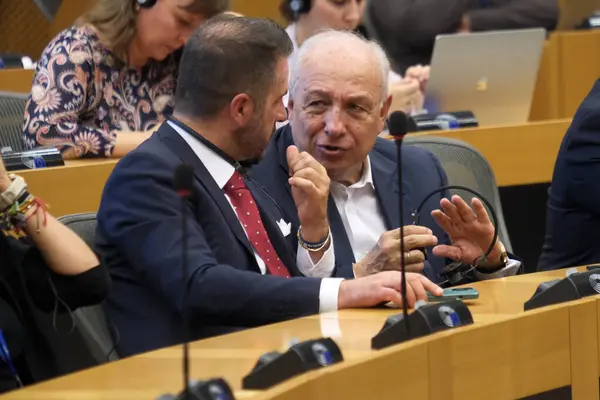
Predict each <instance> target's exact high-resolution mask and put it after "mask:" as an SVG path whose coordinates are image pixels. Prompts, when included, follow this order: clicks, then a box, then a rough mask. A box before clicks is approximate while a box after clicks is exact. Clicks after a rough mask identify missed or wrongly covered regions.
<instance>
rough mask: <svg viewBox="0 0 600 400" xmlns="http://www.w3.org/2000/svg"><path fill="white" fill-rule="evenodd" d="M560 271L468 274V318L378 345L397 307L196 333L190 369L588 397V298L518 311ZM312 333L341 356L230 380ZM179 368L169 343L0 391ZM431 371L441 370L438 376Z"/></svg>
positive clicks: (54, 394) (113, 388) (73, 392)
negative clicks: (310, 368)
mask: <svg viewBox="0 0 600 400" xmlns="http://www.w3.org/2000/svg"><path fill="white" fill-rule="evenodd" d="M563 276H564V271H554V272H549V273H541V274H530V275H521V276H517V277H511V278H505V279H498V280H494V281H488V282H479V283H476V284H474V285H472V286H475V287H477V289H478V290H479V292H480V294H481V296H480V299H479V300H476V301H470V302H468V303H467V304H468V305H469V308H470V310H471V312H472V314H473V317H474V320H475V324H474V325H472V326H470V327H466V328H461V329H460V330H454V331H449V332H443V333H440V334H436V335H432V336H429V337H426V338H422V339H419V340H417V341H411V342H408V343H404V344H401V345H398V346H393V347H390V348H388V349H384V350H381V351H373V350H371V349H370V339H371V337H372V336H374V335H375V334H376V333H377V332H378V331H379V330H380V329H381V327H382V326H383V323H384V321H385V319H386V318H387V316H389V315H391V314H393V313H396V312H398V310H390V309H377V310H374V309H370V310H345V311H340V312H335V313H328V314H323V315H318V316H311V317H307V318H302V319H297V320H292V321H288V322H284V323H279V324H274V325H270V326H265V327H262V328H257V329H252V330H247V331H243V332H238V333H234V334H231V335H226V336H221V337H216V338H212V339H208V340H203V341H199V342H196V343H193V344H192V345H191V357H192V361H191V367H192V368H191V370H192V377H194V378H201V377H204V378H207V377H214V376H222V377H224V378H225V379H226V380H227V381H228V382H229V384H230V385H231V386H232V387H233V388H234V389H235V390H236V397H237V398H240V399H245V398H257V399H276V398H277V399H279V398H280V399H294V400H295V399H309V398H310V399H320V398H323V399H325V397H323V396H324V394H323V393H325V394H331V393H336V395H337V394H338V393H345V396H341V397H339V396H336V398H348V399H351V398H357V399H358V398H367V397H364V395H365V394H366V393H368V391H369V390H371V391H372V390H373V386H370V385H372V384H374V383H375V382H379V383H381V380H382V379H383V378H389V379H388V380H387V383H386V384H385V385H383V386H382V387H381V389H382V390H383V392H382V393H383V394H382V395H381V396H378V398H382V399H386V398H410V399H420V398H424V399H457V400H458V399H460V400H463V399H467V398H469V399H470V398H482V397H481V396H482V394H483V393H486V398H487V399H496V398H497V399H502V398H515V397H514V396H517V397H523V396H524V395H525V394H532V393H536V391H538V390H549V389H552V388H553V387H550V386H549V385H550V383H551V382H554V383H555V384H558V385H561V386H562V385H569V384H571V385H573V393H574V394H575V397H574V399H585V400H588V399H597V398H598V357H594V356H592V357H590V354H598V343H597V342H598V334H597V332H598V330H597V324H598V311H597V301H598V299H597V298H588V299H584V300H582V301H579V302H572V303H567V304H563V305H559V306H554V307H548V308H545V309H540V310H535V311H532V312H528V313H524V312H523V308H522V307H523V303H524V302H525V301H526V300H527V299H528V298H529V297H530V296H531V295H532V294H533V292H534V291H535V288H536V287H537V285H538V284H539V283H540V282H542V281H545V280H549V279H554V278H556V277H563ZM321 336H330V337H333V338H334V339H335V340H336V342H337V343H338V344H339V346H340V347H341V349H342V352H343V355H344V358H345V361H344V363H342V364H340V365H338V366H334V367H330V368H326V369H323V370H321V371H317V372H313V373H310V374H305V375H303V376H300V377H298V378H296V379H292V380H290V381H288V382H286V383H284V384H282V385H279V386H278V387H276V388H274V389H272V390H269V391H266V392H251V391H242V390H240V387H241V378H242V377H243V376H244V375H245V374H247V373H248V372H249V371H250V370H251V369H252V367H253V366H254V364H255V362H256V360H257V359H258V357H259V356H260V355H261V354H263V353H265V352H268V351H273V350H284V349H286V348H287V346H288V343H290V341H291V340H294V339H297V340H300V341H302V340H307V339H311V338H316V337H321ZM475 350H476V351H475ZM367 366H368V368H367ZM180 371H181V348H180V347H172V348H167V349H162V350H158V351H154V352H150V353H147V354H142V355H139V356H137V357H132V358H129V359H124V360H120V361H117V362H113V363H110V364H107V365H104V366H100V367H97V368H93V369H90V370H87V371H82V372H79V373H76V374H73V375H70V376H66V377H63V378H59V379H56V380H53V381H49V382H46V383H42V384H38V385H36V386H32V387H30V388H28V389H25V390H21V391H17V392H13V393H10V394H8V395H5V396H1V397H0V398H2V399H33V398H35V399H40V400H42V399H44V400H46V399H61V400H71V399H89V400H92V399H131V400H136V399H153V398H155V397H156V396H158V395H159V394H161V393H164V392H167V391H171V392H175V391H177V390H178V388H179V387H180V384H181V372H180ZM365 371H372V372H370V373H368V372H365ZM467 375H468V376H467ZM431 376H435V377H436V379H431V378H430V377H431ZM440 377H445V378H442V381H441V382H443V385H441V386H440V384H439V383H440V380H439V379H440ZM323 379H326V380H327V385H329V386H327V388H325V387H323V385H324V383H323ZM578 379H579V380H578ZM349 382H359V383H360V384H356V385H351V384H350V383H349ZM466 382H468V384H467V383H466ZM391 384H393V385H391ZM490 384H491V385H493V386H494V387H495V388H494V390H493V391H490V390H489V388H490V387H491V386H490ZM594 384H595V386H594ZM315 385H316V386H315ZM344 387H345V389H344ZM334 388H335V389H334ZM444 388H445V389H444ZM391 389H393V390H392V391H390V390H391ZM442 389H444V390H442ZM446 389H449V390H446ZM288 390H289V393H288V392H287V391H288ZM338 391H339V392H338ZM292 392H293V393H292ZM488 392H489V393H488ZM594 393H595V394H594ZM308 394H310V396H308ZM302 395H304V396H306V397H302ZM361 396H362V397H361ZM394 396H396V397H394ZM398 396H400V397H398ZM402 396H406V397H402ZM472 396H478V397H472ZM511 396H513V397H511ZM590 396H591V397H590Z"/></svg>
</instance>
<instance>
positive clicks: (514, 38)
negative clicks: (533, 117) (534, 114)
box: [425, 28, 546, 126]
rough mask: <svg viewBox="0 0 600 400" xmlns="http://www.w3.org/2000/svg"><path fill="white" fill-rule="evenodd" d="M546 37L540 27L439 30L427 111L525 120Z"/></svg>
mask: <svg viewBox="0 0 600 400" xmlns="http://www.w3.org/2000/svg"><path fill="white" fill-rule="evenodd" d="M545 38H546V31H545V30H544V29H542V28H539V29H538V28H536V29H521V30H505V31H493V32H481V33H466V34H454V35H439V36H437V38H436V40H435V46H434V50H433V57H432V60H431V73H430V78H429V82H428V84H427V91H426V94H425V108H426V111H427V112H429V113H441V112H457V111H472V112H473V113H474V114H475V117H476V118H477V121H478V123H479V125H480V126H489V125H502V124H521V123H525V122H527V121H528V120H529V110H530V108H531V102H532V98H533V91H534V88H535V83H536V80H537V74H538V69H539V66H540V59H541V55H542V50H543V46H544V41H545Z"/></svg>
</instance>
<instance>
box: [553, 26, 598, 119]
mask: <svg viewBox="0 0 600 400" xmlns="http://www.w3.org/2000/svg"><path fill="white" fill-rule="evenodd" d="M558 38H559V52H560V55H559V57H558V60H559V62H560V64H559V75H558V76H559V79H560V80H559V101H560V104H559V107H560V116H559V118H571V117H572V116H573V115H574V114H575V111H576V110H577V108H578V107H579V105H580V104H581V101H582V100H583V99H584V97H585V96H586V95H587V94H588V92H589V91H590V90H591V89H592V86H593V85H594V82H596V80H597V79H598V77H600V50H599V49H600V32H598V31H595V30H591V31H574V32H562V33H560V35H559V36H558Z"/></svg>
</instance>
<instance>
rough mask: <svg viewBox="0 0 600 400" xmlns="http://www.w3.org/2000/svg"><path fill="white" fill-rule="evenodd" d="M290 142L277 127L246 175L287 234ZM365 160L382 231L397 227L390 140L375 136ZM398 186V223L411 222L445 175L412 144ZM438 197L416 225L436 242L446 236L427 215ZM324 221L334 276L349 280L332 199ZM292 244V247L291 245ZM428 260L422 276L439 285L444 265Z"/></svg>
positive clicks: (344, 239) (291, 216) (347, 251)
mask: <svg viewBox="0 0 600 400" xmlns="http://www.w3.org/2000/svg"><path fill="white" fill-rule="evenodd" d="M292 144H294V143H293V138H292V130H291V127H290V125H286V126H284V127H282V128H280V129H279V130H278V131H277V132H276V133H275V134H274V136H273V140H272V141H271V144H270V145H269V147H268V149H267V151H266V154H265V157H264V159H263V160H262V161H261V162H260V163H259V164H258V165H257V166H255V167H254V168H252V171H251V173H250V176H251V177H252V178H253V179H254V180H256V181H257V182H258V183H260V184H261V185H262V186H264V187H265V188H266V190H267V192H269V193H270V194H271V195H272V196H273V197H274V199H275V201H276V202H277V204H279V205H280V207H281V208H282V209H283V212H284V213H285V214H286V221H291V222H292V232H297V230H298V226H299V225H300V221H299V220H298V214H297V211H296V207H295V204H294V201H293V198H292V194H291V189H290V186H289V185H288V184H287V180H288V177H289V170H288V165H287V159H286V149H287V148H288V146H290V145H292ZM369 157H370V160H371V173H372V175H373V183H374V186H375V193H376V195H377V201H378V203H379V210H378V211H376V210H373V212H379V213H380V214H381V216H382V217H383V219H384V221H385V226H386V228H387V229H388V230H391V229H395V228H398V227H399V226H400V222H399V213H398V208H399V207H398V201H399V192H400V190H399V188H398V175H397V172H396V164H397V163H396V147H395V145H394V143H393V142H392V141H390V140H386V139H381V138H378V139H377V141H376V143H375V146H374V147H373V149H372V150H371V152H370V153H369ZM402 165H403V168H404V169H403V170H402V171H403V188H402V193H403V194H402V195H403V198H404V223H405V225H407V224H411V223H412V217H411V212H412V211H414V210H415V209H416V208H417V207H418V205H419V203H420V202H421V201H422V200H423V199H424V198H425V197H426V196H427V195H428V194H429V193H431V192H433V191H434V190H436V189H438V188H440V187H441V186H444V185H446V184H447V178H446V173H445V172H444V170H443V169H442V166H441V165H440V163H439V161H438V160H437V158H435V157H434V156H433V154H431V153H430V152H428V151H427V150H424V149H421V148H419V147H415V146H404V147H403V152H402ZM443 196H444V193H440V194H437V195H435V196H432V197H431V199H429V200H428V201H427V203H426V204H425V206H424V207H423V209H422V211H421V215H420V221H419V224H420V225H424V226H427V227H428V228H430V229H431V230H432V231H433V232H434V234H435V235H436V236H437V237H438V241H439V243H447V242H448V238H447V235H446V234H445V233H444V231H443V230H442V229H441V228H440V227H439V226H438V225H437V224H436V223H435V221H434V220H433V218H432V217H431V211H433V210H434V209H437V208H439V204H440V200H441V198H442V197H443ZM327 212H328V216H329V223H330V226H331V231H332V235H333V243H334V249H335V260H336V269H335V273H334V275H335V276H338V277H352V276H353V272H352V264H353V263H354V262H356V261H357V260H355V259H354V253H353V252H352V247H351V246H350V242H349V240H348V236H347V235H346V230H345V228H344V224H343V222H342V219H341V217H340V215H339V213H338V210H337V207H336V205H335V201H334V200H333V197H332V196H329V202H328V208H327ZM296 246H297V243H296ZM428 253H429V255H430V257H429V262H426V265H425V270H424V273H425V275H427V276H428V277H429V278H430V279H432V280H433V281H436V282H440V280H441V279H440V278H439V277H438V274H439V272H440V271H441V269H442V268H443V267H444V265H445V262H446V260H445V259H440V258H437V257H434V256H433V255H432V254H431V252H430V251H428Z"/></svg>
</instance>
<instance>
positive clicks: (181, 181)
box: [173, 164, 194, 399]
mask: <svg viewBox="0 0 600 400" xmlns="http://www.w3.org/2000/svg"><path fill="white" fill-rule="evenodd" d="M193 186H194V170H193V169H192V167H191V166H189V165H187V164H180V165H178V166H177V168H176V169H175V174H174V176H173V187H174V188H175V191H176V192H177V194H178V195H179V197H181V234H182V237H181V238H182V244H181V274H182V285H183V307H182V320H183V385H184V386H183V387H184V389H183V398H184V399H191V397H190V352H189V340H190V337H189V330H190V327H189V315H188V307H187V303H188V301H187V297H188V285H187V274H188V265H187V263H188V255H187V250H188V249H187V245H188V229H187V218H186V215H185V214H186V209H187V204H186V203H187V200H188V199H189V198H190V196H191V195H192V190H193Z"/></svg>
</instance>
